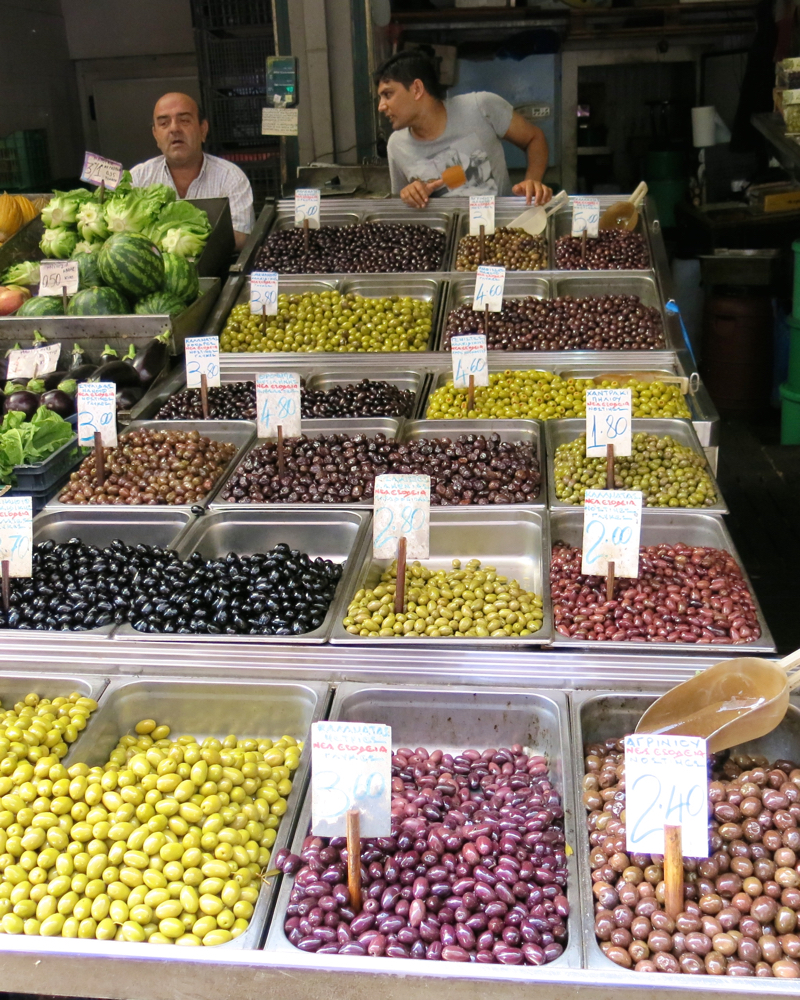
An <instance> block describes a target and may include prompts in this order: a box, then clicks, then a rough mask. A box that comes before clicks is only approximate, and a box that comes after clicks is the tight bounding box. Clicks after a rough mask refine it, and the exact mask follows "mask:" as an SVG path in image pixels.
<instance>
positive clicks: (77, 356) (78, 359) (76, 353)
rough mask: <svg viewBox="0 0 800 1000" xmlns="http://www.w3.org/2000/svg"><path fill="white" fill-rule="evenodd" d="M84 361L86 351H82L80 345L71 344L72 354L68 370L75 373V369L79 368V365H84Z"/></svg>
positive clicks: (85, 359)
mask: <svg viewBox="0 0 800 1000" xmlns="http://www.w3.org/2000/svg"><path fill="white" fill-rule="evenodd" d="M86 361H87V358H86V351H84V349H83V348H82V347H81V345H80V344H77V343H75V344H73V345H72V354H71V355H70V363H69V370H70V371H71V372H73V371H75V369H76V368H80V367H81V365H85V364H86Z"/></svg>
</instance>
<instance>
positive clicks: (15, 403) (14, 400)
mask: <svg viewBox="0 0 800 1000" xmlns="http://www.w3.org/2000/svg"><path fill="white" fill-rule="evenodd" d="M3 409H4V411H5V412H6V413H9V412H10V411H11V410H19V411H20V412H21V413H24V414H25V420H26V421H28V420H30V419H31V417H32V416H33V415H34V413H36V411H37V410H38V409H39V397H38V396H37V395H36V394H35V393H32V392H28V391H27V389H18V390H17V391H16V392H12V393H11V395H10V396H6V398H5V403H4V405H3Z"/></svg>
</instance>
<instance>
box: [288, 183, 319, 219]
mask: <svg viewBox="0 0 800 1000" xmlns="http://www.w3.org/2000/svg"><path fill="white" fill-rule="evenodd" d="M319 200H320V198H319V188H298V189H297V190H296V191H295V193H294V224H295V225H296V226H302V225H303V223H304V222H305V220H306V219H308V228H309V229H319V225H320V222H319Z"/></svg>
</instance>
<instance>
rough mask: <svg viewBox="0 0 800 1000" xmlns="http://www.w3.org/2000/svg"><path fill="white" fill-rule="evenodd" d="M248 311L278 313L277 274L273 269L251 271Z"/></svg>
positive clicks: (268, 313) (270, 314)
mask: <svg viewBox="0 0 800 1000" xmlns="http://www.w3.org/2000/svg"><path fill="white" fill-rule="evenodd" d="M250 312H251V313H258V314H259V315H265V316H277V315H278V275H277V274H276V273H275V272H274V271H253V273H252V274H251V275H250Z"/></svg>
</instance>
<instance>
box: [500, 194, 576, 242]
mask: <svg viewBox="0 0 800 1000" xmlns="http://www.w3.org/2000/svg"><path fill="white" fill-rule="evenodd" d="M568 201H569V195H568V194H567V192H566V191H559V193H558V194H557V195H556V196H555V197H554V198H551V199H550V201H549V202H548V203H547V204H546V205H534V206H533V208H526V209H525V211H524V212H523V213H522V215H518V216H517V217H516V219H512V220H511V222H509V224H508V228H509V229H524V230H525V232H526V233H528V235H529V236H538V235H539V233H543V232H544V230H545V226H546V225H547V217H548V215H550V214H551V212H555V210H556V209H557V208H561V206H562V205H565V204H566V203H567V202H568Z"/></svg>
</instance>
